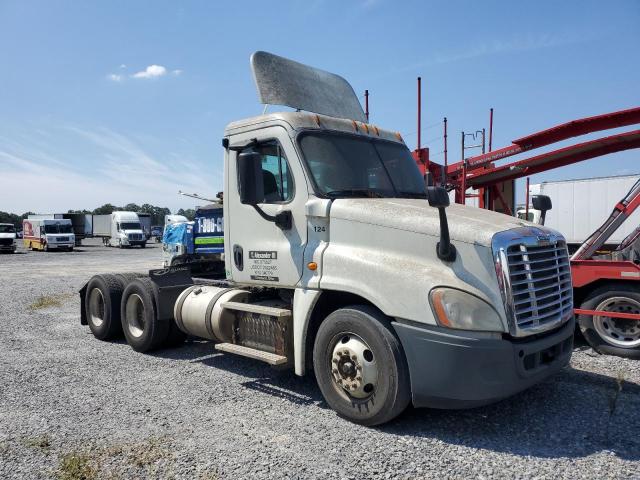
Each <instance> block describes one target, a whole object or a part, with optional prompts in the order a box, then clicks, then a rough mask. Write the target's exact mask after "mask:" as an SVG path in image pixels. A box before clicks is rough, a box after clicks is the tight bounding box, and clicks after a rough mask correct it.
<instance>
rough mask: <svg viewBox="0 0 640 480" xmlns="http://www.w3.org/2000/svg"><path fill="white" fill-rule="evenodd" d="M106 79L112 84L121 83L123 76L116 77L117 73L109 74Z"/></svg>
mask: <svg viewBox="0 0 640 480" xmlns="http://www.w3.org/2000/svg"><path fill="white" fill-rule="evenodd" d="M107 78H108V79H109V80H111V81H112V82H121V81H122V80H123V76H122V75H118V74H117V73H110V74H109V75H107Z"/></svg>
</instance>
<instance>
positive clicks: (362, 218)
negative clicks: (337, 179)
mask: <svg viewBox="0 0 640 480" xmlns="http://www.w3.org/2000/svg"><path fill="white" fill-rule="evenodd" d="M446 212H447V219H448V221H449V235H450V236H451V239H452V240H456V241H459V242H467V243H473V244H481V245H485V246H490V245H491V239H492V237H493V235H494V234H496V233H497V232H501V231H504V230H510V229H512V228H517V227H522V226H529V225H533V224H532V223H530V222H525V221H523V220H519V219H517V218H514V217H510V216H508V215H504V214H502V213H496V212H492V211H489V210H484V209H481V208H476V207H469V206H465V205H458V204H452V205H450V206H449V207H447V209H446ZM330 215H331V218H332V219H333V218H336V219H343V220H348V221H352V222H360V223H364V224H370V225H379V226H383V227H388V228H393V229H397V230H405V231H408V232H415V233H422V234H425V235H431V236H434V237H439V236H440V219H439V216H438V209H437V208H435V207H431V206H429V204H428V203H427V201H426V200H421V199H404V198H348V199H337V200H334V201H333V202H332V204H331V213H330Z"/></svg>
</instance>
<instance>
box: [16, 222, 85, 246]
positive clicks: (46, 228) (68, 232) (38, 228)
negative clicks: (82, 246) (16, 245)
mask: <svg viewBox="0 0 640 480" xmlns="http://www.w3.org/2000/svg"><path fill="white" fill-rule="evenodd" d="M22 242H23V244H24V248H27V249H29V250H40V251H43V250H44V251H47V252H48V251H49V250H68V251H70V252H71V251H73V247H74V246H75V244H76V237H75V235H74V233H73V225H72V224H71V220H69V219H68V218H27V219H25V220H23V221H22Z"/></svg>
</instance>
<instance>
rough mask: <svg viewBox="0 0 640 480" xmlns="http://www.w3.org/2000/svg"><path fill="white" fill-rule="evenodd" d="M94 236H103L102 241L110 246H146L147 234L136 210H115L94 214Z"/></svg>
mask: <svg viewBox="0 0 640 480" xmlns="http://www.w3.org/2000/svg"><path fill="white" fill-rule="evenodd" d="M93 236H94V237H102V242H103V243H104V244H105V245H107V246H110V247H119V248H125V247H133V246H139V247H141V248H144V247H145V246H146V244H147V236H146V235H145V232H144V231H143V230H142V225H141V224H140V218H139V217H138V214H137V213H135V212H113V213H111V214H106V215H94V216H93Z"/></svg>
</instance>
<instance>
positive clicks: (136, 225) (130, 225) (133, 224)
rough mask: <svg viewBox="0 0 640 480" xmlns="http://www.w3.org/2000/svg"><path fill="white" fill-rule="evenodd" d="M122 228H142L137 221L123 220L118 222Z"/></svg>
mask: <svg viewBox="0 0 640 480" xmlns="http://www.w3.org/2000/svg"><path fill="white" fill-rule="evenodd" d="M120 229H122V230H142V228H141V227H140V224H139V223H138V222H123V223H121V224H120Z"/></svg>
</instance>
